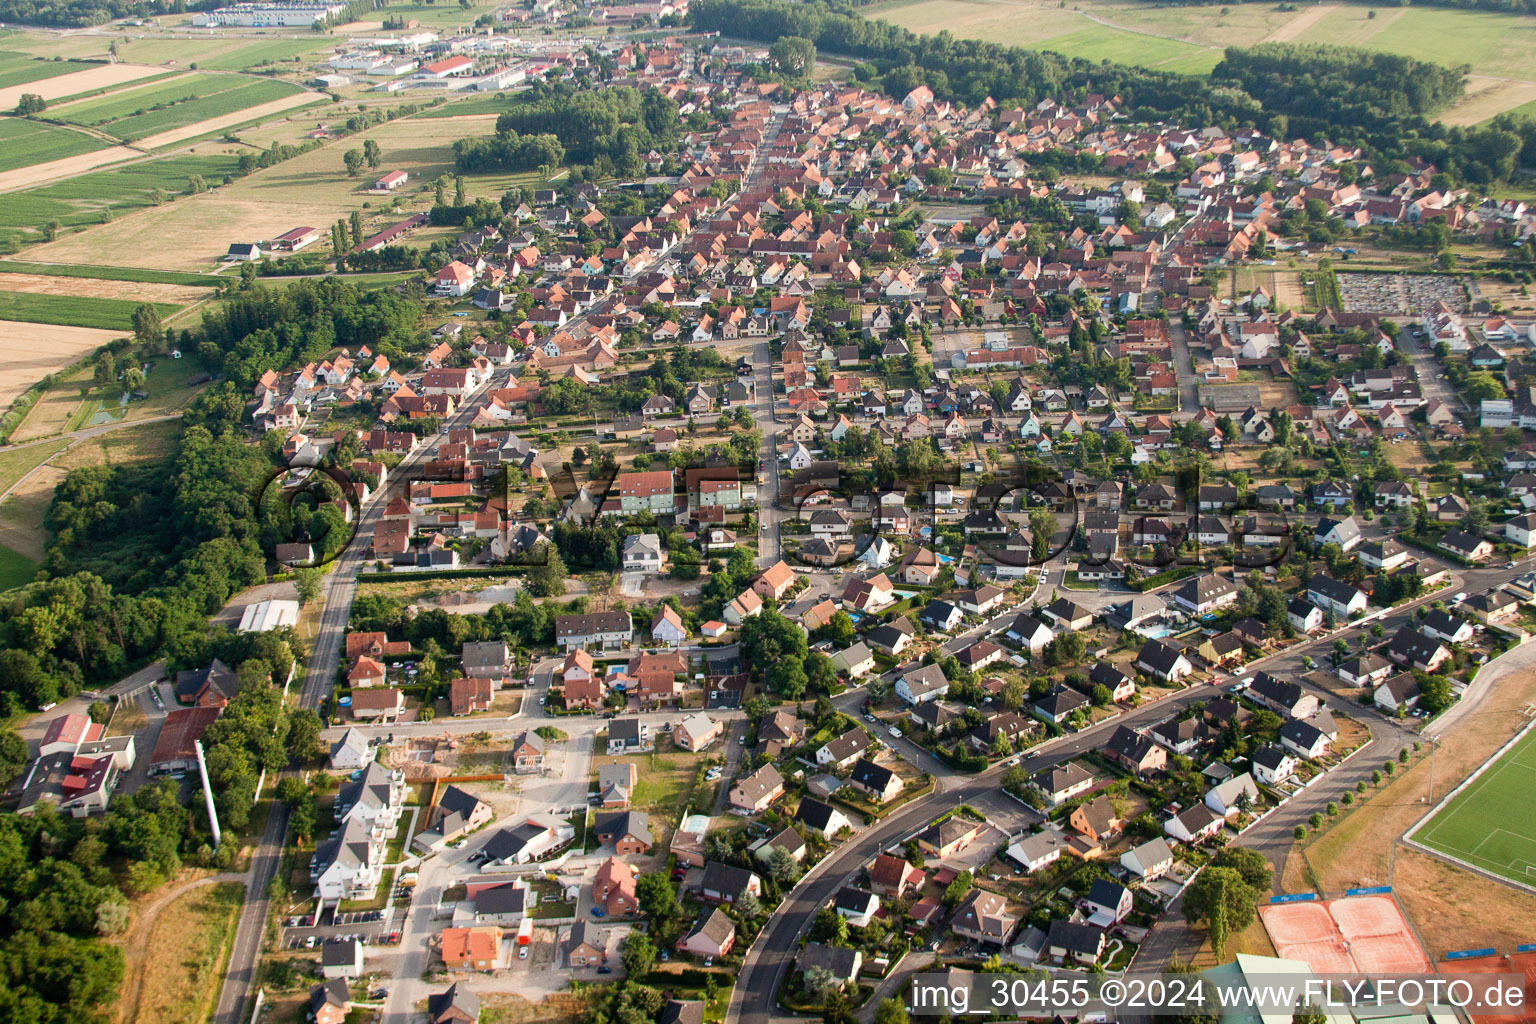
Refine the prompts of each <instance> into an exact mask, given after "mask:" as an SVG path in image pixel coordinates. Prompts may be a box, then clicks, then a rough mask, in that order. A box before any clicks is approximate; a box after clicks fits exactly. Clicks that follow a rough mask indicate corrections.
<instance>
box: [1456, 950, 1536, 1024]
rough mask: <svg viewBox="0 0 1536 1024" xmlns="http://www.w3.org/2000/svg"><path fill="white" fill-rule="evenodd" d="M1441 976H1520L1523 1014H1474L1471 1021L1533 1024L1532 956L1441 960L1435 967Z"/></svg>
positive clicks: (1535, 957)
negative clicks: (1523, 984) (1522, 977)
mask: <svg viewBox="0 0 1536 1024" xmlns="http://www.w3.org/2000/svg"><path fill="white" fill-rule="evenodd" d="M1436 970H1438V971H1439V972H1440V973H1441V974H1524V975H1525V1012H1524V1013H1522V1014H1519V1015H1510V1016H1507V1017H1506V1016H1497V1017H1496V1016H1494V1015H1492V1014H1487V1013H1474V1014H1472V1019H1473V1020H1475V1021H1487V1022H1488V1024H1536V953H1512V954H1510V955H1509V956H1480V957H1475V958H1473V959H1471V960H1445V961H1442V962H1441V963H1440V964H1438V965H1437V966H1436Z"/></svg>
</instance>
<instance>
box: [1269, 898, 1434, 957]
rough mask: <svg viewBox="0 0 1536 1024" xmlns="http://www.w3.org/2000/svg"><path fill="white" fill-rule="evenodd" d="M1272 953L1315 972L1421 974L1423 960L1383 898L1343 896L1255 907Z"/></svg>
mask: <svg viewBox="0 0 1536 1024" xmlns="http://www.w3.org/2000/svg"><path fill="white" fill-rule="evenodd" d="M1259 918H1260V919H1261V920H1262V921H1263V922H1264V930H1265V931H1267V932H1268V933H1269V939H1270V941H1271V942H1273V943H1274V945H1275V953H1276V954H1277V955H1279V956H1282V957H1284V958H1286V959H1287V960H1300V961H1302V962H1303V963H1306V964H1308V965H1310V966H1311V968H1312V969H1313V970H1314V971H1317V972H1318V973H1320V974H1391V973H1413V972H1425V971H1428V970H1429V969H1430V968H1429V958H1428V957H1426V956H1425V955H1424V951H1423V950H1422V949H1421V948H1419V944H1418V942H1417V941H1416V940H1415V939H1414V937H1413V933H1412V932H1410V931H1409V930H1408V922H1406V921H1404V920H1403V915H1402V912H1401V911H1400V910H1398V908H1397V904H1396V903H1394V902H1393V901H1392V898H1391V897H1389V896H1347V897H1345V898H1344V899H1338V900H1326V901H1322V902H1317V903H1274V904H1270V905H1269V906H1267V907H1260V908H1259Z"/></svg>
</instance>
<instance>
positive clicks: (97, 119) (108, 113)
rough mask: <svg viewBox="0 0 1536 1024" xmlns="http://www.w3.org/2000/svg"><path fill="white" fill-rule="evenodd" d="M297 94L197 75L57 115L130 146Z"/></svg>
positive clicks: (278, 86) (293, 88) (267, 84)
mask: <svg viewBox="0 0 1536 1024" xmlns="http://www.w3.org/2000/svg"><path fill="white" fill-rule="evenodd" d="M302 91H303V90H302V89H301V88H300V87H299V86H297V85H293V84H292V83H289V82H280V81H276V80H274V79H270V78H250V77H247V76H244V75H215V74H205V73H203V72H197V73H194V74H192V75H187V76H182V77H180V78H174V79H171V80H169V81H166V82H160V83H157V84H155V85H149V86H145V87H143V88H139V89H127V90H125V91H123V92H118V93H112V94H111V95H108V96H102V97H100V98H99V99H94V100H86V101H84V102H82V103H75V104H70V105H69V106H67V107H62V108H60V109H59V110H58V111H57V114H58V116H59V118H60V119H62V120H64V121H68V122H69V123H71V124H79V125H86V126H88V127H92V128H98V129H100V130H101V131H104V132H107V133H109V134H111V135H115V136H117V137H118V138H120V139H123V140H124V141H128V142H131V141H133V140H134V139H142V138H145V137H147V136H150V135H154V134H156V133H158V132H163V131H168V130H170V129H172V128H179V127H182V126H185V125H190V124H196V123H197V122H199V121H205V120H207V119H208V118H211V117H222V116H223V115H225V114H232V113H235V112H236V111H240V110H244V109H246V108H247V107H254V106H257V105H258V104H262V103H270V102H271V101H273V100H279V99H282V98H283V97H285V96H292V95H294V94H295V93H298V92H302Z"/></svg>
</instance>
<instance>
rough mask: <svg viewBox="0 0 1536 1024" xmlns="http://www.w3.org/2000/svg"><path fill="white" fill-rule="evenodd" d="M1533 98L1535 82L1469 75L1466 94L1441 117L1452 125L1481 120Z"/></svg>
mask: <svg viewBox="0 0 1536 1024" xmlns="http://www.w3.org/2000/svg"><path fill="white" fill-rule="evenodd" d="M1532 100H1536V82H1520V81H1515V80H1513V79H1506V78H1488V77H1486V76H1484V75H1468V76H1467V93H1466V95H1465V96H1463V97H1462V98H1461V101H1460V102H1459V103H1457V104H1456V105H1455V106H1453V107H1450V108H1448V109H1446V110H1445V111H1443V112H1442V113H1441V114H1440V120H1441V121H1444V122H1445V123H1446V124H1449V125H1461V126H1466V125H1474V124H1482V123H1483V122H1484V121H1486V120H1488V119H1489V118H1490V117H1496V116H1497V115H1499V114H1502V113H1504V111H1506V110H1513V109H1515V108H1516V107H1519V106H1524V105H1525V104H1527V103H1530V102H1531V101H1532Z"/></svg>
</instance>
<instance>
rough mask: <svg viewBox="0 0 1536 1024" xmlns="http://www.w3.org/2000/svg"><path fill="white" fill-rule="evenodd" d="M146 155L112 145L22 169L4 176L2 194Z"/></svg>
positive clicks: (0, 175)
mask: <svg viewBox="0 0 1536 1024" xmlns="http://www.w3.org/2000/svg"><path fill="white" fill-rule="evenodd" d="M143 155H144V154H143V153H140V152H139V151H138V150H136V149H133V148H130V147H128V146H108V147H107V148H106V149H98V150H94V151H92V152H90V153H81V154H80V155H79V156H67V157H64V158H63V159H62V160H49V161H48V162H47V163H42V164H33V165H32V166H31V167H18V168H16V169H15V170H14V171H5V172H3V173H0V192H14V191H15V190H17V189H22V188H31V187H32V186H34V185H41V184H43V183H44V182H47V181H54V180H56V179H58V178H67V177H69V176H70V175H72V174H83V173H85V172H86V171H89V170H94V169H95V168H97V167H102V166H104V165H106V164H115V163H117V162H118V161H119V160H131V159H133V158H134V157H137V156H143Z"/></svg>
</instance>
